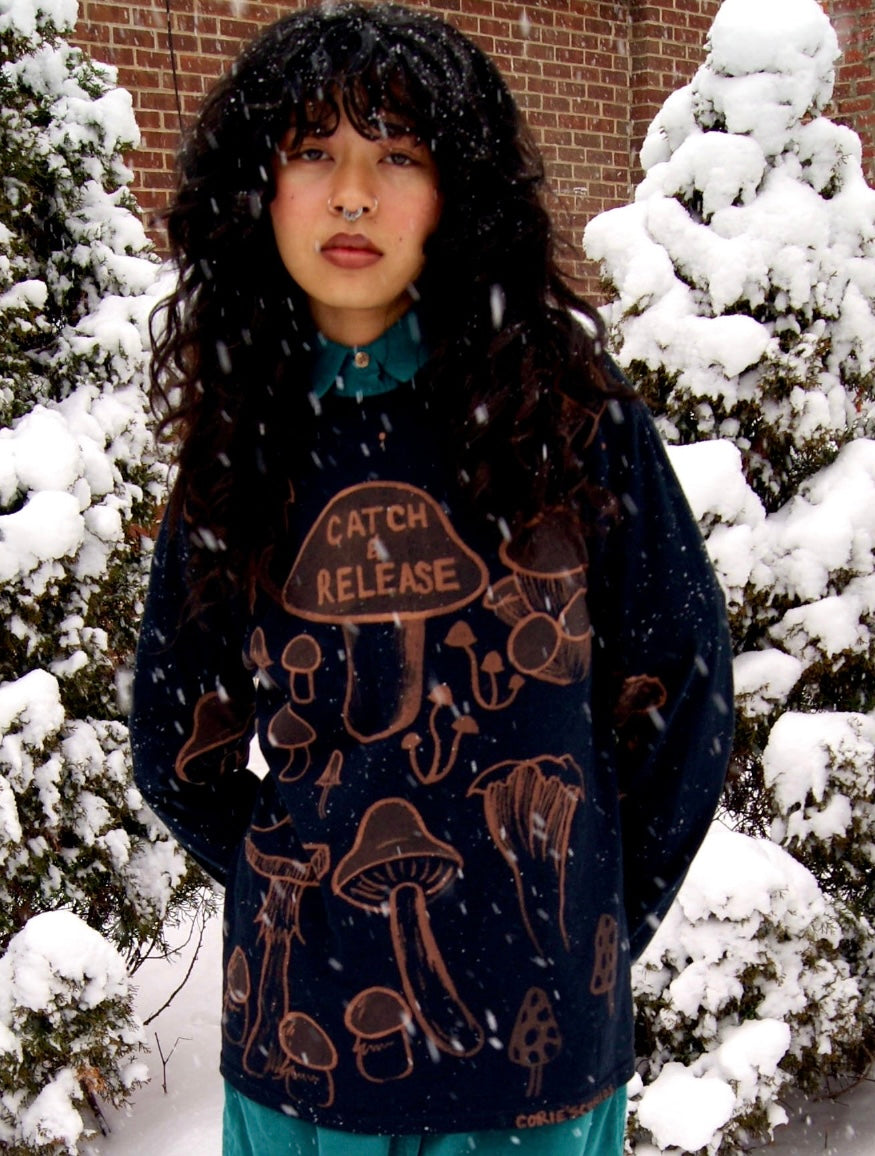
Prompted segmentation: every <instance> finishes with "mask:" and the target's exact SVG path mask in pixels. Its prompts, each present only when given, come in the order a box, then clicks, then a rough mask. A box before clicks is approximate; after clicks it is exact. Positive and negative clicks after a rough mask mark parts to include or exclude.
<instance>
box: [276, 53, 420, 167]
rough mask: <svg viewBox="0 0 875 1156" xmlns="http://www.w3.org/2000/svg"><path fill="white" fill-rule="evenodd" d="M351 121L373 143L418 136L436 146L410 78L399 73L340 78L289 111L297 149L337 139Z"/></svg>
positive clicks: (305, 96)
mask: <svg viewBox="0 0 875 1156" xmlns="http://www.w3.org/2000/svg"><path fill="white" fill-rule="evenodd" d="M343 116H345V117H346V119H347V120H348V121H349V123H350V124H351V125H352V127H353V128H354V129H355V130H356V132H357V133H359V135H360V136H363V137H366V138H367V139H368V140H394V139H397V138H399V137H405V136H412V137H415V138H416V139H417V140H419V141H422V142H423V143H424V144H426V145H427V146H429V147H432V145H433V135H434V134H433V131H432V124H431V123H430V122H429V120H428V118H427V117H425V116H423V110H422V105H421V103H420V101H419V100H418V98H417V96H416V95H415V94H414V93H412V92H411V86H410V77H409V75H407V73H406V70H402V69H401V68H398V69H397V70H396V71H395V73H394V75H393V76H392V77H391V78H389V79H388V81H387V79H386V78H385V77H384V76H382V75H379V74H378V75H374V73H373V72H372V73H359V74H357V75H341V76H338V75H337V73H334V74H333V76H332V78H331V80H330V81H329V82H328V87H326V85H324V84H321V83H318V84H314V85H313V87H312V88H311V89H310V90H309V91H305V92H303V93H302V94H301V95H300V97H298V99H297V100H296V101H295V104H294V105H293V106H292V108H291V109H290V110H289V128H290V129H291V141H292V144H293V146H294V145H297V144H299V143H300V141H301V140H302V139H303V138H304V137H306V136H317V137H318V136H331V135H332V134H333V133H334V132H335V131H336V129H337V126H338V124H339V122H340V120H341V117H343Z"/></svg>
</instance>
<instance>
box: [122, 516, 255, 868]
mask: <svg viewBox="0 0 875 1156" xmlns="http://www.w3.org/2000/svg"><path fill="white" fill-rule="evenodd" d="M186 549H187V533H186V530H185V527H184V525H183V524H182V522H181V521H180V522H179V524H177V525H173V526H171V523H170V520H169V518H168V517H166V516H165V519H164V522H163V523H162V526H161V530H160V533H159V535H158V540H157V542H156V545H155V555H154V558H153V562H152V573H151V578H150V581H149V590H148V595H147V599H146V606H145V612H144V615H143V622H142V626H141V630H140V637H139V642H138V646H137V655H136V664H135V669H134V688H133V707H132V712H131V718H130V734H131V749H132V755H133V764H134V778H135V781H136V783H137V786H138V787H139V788H140V790H141V791H142V793H143V796H144V798H145V799H146V801H147V802H148V803H149V805H150V806H151V807H152V809H153V810H154V812H155V813H156V814H157V815H158V817H159V818H160V819H162V820H163V822H164V823H166V824H167V826H168V827H169V829H170V830H171V831H172V832H173V834H174V835H175V837H176V838H177V839H178V840H179V842H180V843H181V844H182V846H183V847H184V848H185V849H186V850H187V851H188V852H189V853H190V854H191V855H192V856H193V857H194V859H195V860H196V861H197V862H198V863H199V864H200V865H201V866H202V867H203V868H204V869H205V870H206V871H207V872H208V873H209V874H210V875H211V876H213V878H214V879H216V880H218V881H219V882H220V883H222V884H224V883H225V879H226V875H227V870H228V866H229V863H230V860H231V858H232V856H233V854H234V852H235V850H236V849H237V847H238V845H239V843H240V840H241V839H242V837H243V834H244V832H245V830H246V827H247V825H248V823H249V819H250V816H251V813H252V807H253V804H254V800H255V794H256V791H257V789H258V782H259V781H258V778H257V776H255V775H254V774H252V772H251V771H249V770H247V769H246V763H247V760H248V755H249V743H250V741H251V738H252V734H253V729H254V728H253V719H254V713H255V711H254V698H255V688H254V683H253V679H252V674H251V672H250V671H249V670H247V668H246V666H245V664H244V661H243V616H242V614H240V613H239V612H236V610H235V606H234V604H233V603H230V602H229V603H227V604H224V605H222V606H213V607H210V608H208V609H207V610H206V611H204V612H203V613H202V614H200V615H198V616H197V617H193V616H191V615H189V614H187V611H186V598H187V584H186Z"/></svg>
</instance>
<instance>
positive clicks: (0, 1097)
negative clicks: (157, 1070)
mask: <svg viewBox="0 0 875 1156" xmlns="http://www.w3.org/2000/svg"><path fill="white" fill-rule="evenodd" d="M142 1043H143V1031H142V1028H141V1027H140V1025H139V1024H138V1022H137V1020H136V1018H135V1017H134V1015H133V1012H132V1011H131V992H130V989H129V981H128V973H127V969H126V967H125V961H124V960H123V959H122V957H121V956H120V955H119V953H118V952H117V951H116V950H115V948H114V947H112V945H111V944H109V943H108V942H107V941H106V939H104V937H103V936H102V935H100V934H99V933H98V932H96V931H93V930H92V929H91V928H90V927H88V925H87V924H86V923H83V922H82V920H81V919H79V918H78V917H77V916H75V915H73V914H71V913H70V912H67V911H53V912H46V913H45V914H43V915H37V916H34V918H33V919H31V920H29V922H28V923H27V924H26V926H25V927H24V928H23V930H21V931H19V932H18V934H17V935H15V936H13V938H12V940H11V941H10V943H9V946H8V948H7V950H6V953H5V955H4V956H3V958H2V959H0V1147H2V1148H3V1150H4V1151H6V1152H9V1153H11V1154H12V1156H16V1154H17V1153H22V1154H24V1153H28V1152H40V1151H46V1152H57V1153H60V1152H69V1153H75V1152H76V1151H77V1147H76V1146H77V1142H78V1140H79V1139H80V1138H81V1137H82V1136H83V1135H84V1134H85V1133H86V1125H85V1123H84V1121H83V1119H82V1115H81V1113H80V1112H79V1111H78V1110H77V1108H76V1103H77V1102H81V1101H83V1100H84V1101H88V1102H92V1103H94V1102H96V1098H97V1097H98V1096H99V1097H100V1098H101V1099H104V1100H109V1101H110V1102H111V1103H114V1104H118V1103H120V1102H122V1101H123V1100H124V1098H125V1097H126V1095H127V1093H128V1092H129V1091H130V1089H131V1088H132V1087H135V1086H136V1085H137V1084H139V1083H142V1081H143V1080H144V1079H145V1078H146V1074H147V1073H146V1070H145V1066H144V1065H143V1064H142V1063H140V1062H139V1061H138V1060H137V1059H136V1054H137V1052H138V1050H139V1048H140V1047H141V1045H142ZM59 1053H60V1062H59ZM25 1069H27V1070H26V1071H25ZM31 1084H36V1085H37V1086H39V1087H40V1089H41V1090H40V1092H39V1094H38V1095H37V1096H36V1097H35V1098H33V1099H29V1098H28V1097H27V1096H26V1093H25V1091H24V1089H26V1088H27V1087H28V1085H31Z"/></svg>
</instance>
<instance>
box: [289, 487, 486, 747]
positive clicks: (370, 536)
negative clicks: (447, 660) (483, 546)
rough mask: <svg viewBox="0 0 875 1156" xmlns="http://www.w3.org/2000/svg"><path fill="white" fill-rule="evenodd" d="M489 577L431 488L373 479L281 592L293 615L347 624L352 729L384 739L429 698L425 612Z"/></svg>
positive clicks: (332, 516) (336, 514)
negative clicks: (425, 693) (425, 695)
mask: <svg viewBox="0 0 875 1156" xmlns="http://www.w3.org/2000/svg"><path fill="white" fill-rule="evenodd" d="M487 581H488V572H487V570H486V566H485V564H484V563H483V561H482V559H481V558H479V557H478V556H477V555H476V554H475V553H474V552H473V551H472V550H470V549H469V548H468V547H467V546H466V545H465V543H464V542H462V541H461V540H460V539H459V537H458V535H457V534H456V533H455V531H454V530H453V527H452V526H451V525H450V523H449V521H448V519H447V517H446V514H445V513H444V512H443V510H442V509H441V507H440V506H439V505H438V503H437V502H436V501H435V500H434V498H432V497H431V496H430V495H429V494H427V493H426V492H425V491H424V490H420V489H417V488H416V487H414V486H407V485H403V484H401V483H395V482H365V483H363V484H362V485H359V486H353V487H350V488H349V489H347V490H344V491H342V492H341V493H340V494H337V495H336V496H335V497H334V499H333V500H332V501H331V502H330V503H329V504H328V506H327V507H326V508H325V510H323V512H322V514H321V516H320V517H319V520H318V521H317V523H316V524H315V525H314V526H313V528H312V529H311V531H310V533H309V534H308V535H307V538H306V539H305V541H304V543H303V545H302V546H301V549H300V551H299V552H298V556H297V558H296V559H295V563H294V565H293V567H292V570H291V572H290V574H289V576H288V579H287V580H286V583H285V586H284V587H283V595H282V598H283V605H284V606H285V608H286V609H287V610H288V611H290V612H291V613H292V614H297V615H299V616H300V617H302V618H304V619H307V620H308V621H311V622H329V623H336V624H337V625H339V626H341V627H342V630H343V638H344V644H345V647H346V659H347V686H346V696H345V700H344V710H343V720H344V726H345V727H346V729H347V731H348V732H349V734H351V735H352V736H353V737H354V738H357V739H358V740H359V741H360V742H375V741H376V740H378V739H383V738H387V737H388V736H389V735H392V734H397V733H398V732H399V731H402V730H404V729H405V728H406V727H408V726H410V724H411V723H412V722H413V720H414V719H415V718H416V715H417V714H418V712H419V708H420V703H421V699H422V660H423V650H424V646H425V623H426V621H427V620H428V619H429V618H434V617H438V616H440V615H444V614H449V613H451V612H453V611H455V610H459V609H460V608H461V607H463V606H466V605H467V604H468V603H469V602H472V601H473V600H474V599H475V598H477V597H478V596H479V595H480V594H481V593H482V592H483V590H484V589H485V587H486V584H487ZM378 626H379V627H380V629H375V627H378ZM363 661H366V662H367V672H368V673H367V676H364V675H363V672H362V670H361V669H360V665H361V663H362V662H363ZM372 674H373V677H372V676H371V675H372ZM387 676H388V683H389V684H388V686H386V685H384V684H385V683H386V681H387Z"/></svg>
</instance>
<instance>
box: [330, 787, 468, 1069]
mask: <svg viewBox="0 0 875 1156" xmlns="http://www.w3.org/2000/svg"><path fill="white" fill-rule="evenodd" d="M461 867H462V857H461V856H460V855H459V852H458V851H457V850H456V849H455V848H454V847H451V846H450V845H449V844H448V843H444V842H442V841H441V840H440V839H436V838H435V836H434V835H432V834H431V832H430V831H429V830H428V829H427V828H426V826H425V823H424V822H423V819H422V816H421V815H420V814H419V812H418V811H417V810H416V808H415V807H413V806H412V805H411V804H410V803H408V802H407V801H406V800H405V799H381V800H380V801H379V802H378V803H374V804H373V806H371V807H370V808H369V809H368V810H367V811H366V812H365V815H364V817H363V818H362V821H361V823H360V825H359V829H358V832H357V834H356V838H355V842H354V844H353V846H352V848H351V849H350V851H349V852H348V853H347V855H346V856H344V858H343V859H342V860H341V861H340V863H338V865H337V867H336V868H335V871H334V875H333V877H332V889H333V891H334V893H335V894H337V895H340V896H342V898H344V899H345V900H346V901H347V902H348V903H351V904H353V905H354V906H355V907H360V908H361V909H362V910H364V911H369V912H374V913H375V914H388V916H389V926H390V931H391V936H392V946H393V948H394V951H395V959H396V962H397V964H398V970H399V972H400V974H401V984H402V987H403V990H404V996H405V998H406V1000H407V1004H408V1006H409V1007H410V1009H411V1011H412V1012H413V1015H414V1017H415V1019H416V1021H417V1023H418V1024H419V1026H420V1027H421V1028H422V1030H423V1031H424V1032H425V1034H426V1036H427V1037H428V1038H429V1039H430V1040H431V1041H432V1042H433V1044H434V1045H435V1046H436V1047H437V1048H439V1049H440V1050H441V1051H443V1052H446V1053H447V1054H448V1055H452V1056H471V1055H474V1054H475V1053H476V1052H478V1051H479V1050H480V1048H481V1047H482V1046H483V1038H484V1037H483V1029H482V1028H481V1026H480V1024H479V1023H477V1021H476V1019H475V1018H474V1016H473V1015H472V1014H471V1012H470V1011H469V1010H468V1008H467V1007H466V1006H465V1004H464V1003H463V1002H462V1000H461V998H460V996H459V993H458V992H457V990H456V987H455V984H454V983H453V980H452V978H451V977H450V974H449V972H448V970H447V966H446V964H445V962H444V959H443V956H442V955H441V953H440V949H439V948H438V945H437V942H436V941H435V938H434V933H433V932H432V930H431V921H430V919H429V916H428V910H427V905H428V902H429V900H432V899H434V898H435V897H436V896H438V895H440V894H441V892H442V891H444V890H445V889H446V888H447V887H449V886H450V885H451V883H452V882H453V880H454V879H455V878H456V876H457V874H458V873H459V870H460V869H461Z"/></svg>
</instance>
